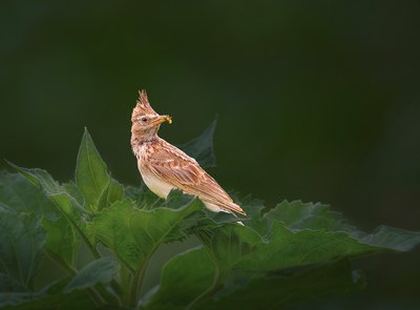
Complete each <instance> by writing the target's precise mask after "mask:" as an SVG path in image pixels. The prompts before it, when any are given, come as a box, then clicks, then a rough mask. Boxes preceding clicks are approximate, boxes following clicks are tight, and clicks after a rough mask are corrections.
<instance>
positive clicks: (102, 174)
mask: <svg viewBox="0 0 420 310" xmlns="http://www.w3.org/2000/svg"><path fill="white" fill-rule="evenodd" d="M75 178H76V184H77V186H78V187H79V189H80V192H81V193H82V195H83V197H84V199H85V202H86V206H87V207H88V208H89V209H95V208H96V207H97V204H98V201H99V199H100V198H101V196H102V194H103V193H104V192H105V191H106V189H107V187H108V184H109V182H110V180H111V176H110V175H109V172H108V168H107V166H106V164H105V162H104V161H103V160H102V158H101V156H100V155H99V152H98V150H97V149H96V146H95V144H94V143H93V140H92V137H91V136H90V134H89V132H88V130H87V129H85V132H84V134H83V138H82V142H81V144H80V148H79V153H78V156H77V164H76V171H75Z"/></svg>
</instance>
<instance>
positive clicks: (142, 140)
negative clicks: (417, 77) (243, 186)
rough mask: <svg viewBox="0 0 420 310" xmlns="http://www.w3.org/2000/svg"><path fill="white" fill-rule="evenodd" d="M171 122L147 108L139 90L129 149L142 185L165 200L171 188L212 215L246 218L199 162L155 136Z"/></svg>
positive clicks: (132, 120)
mask: <svg viewBox="0 0 420 310" xmlns="http://www.w3.org/2000/svg"><path fill="white" fill-rule="evenodd" d="M165 122H168V123H169V124H171V123H172V117H171V116H169V115H160V114H158V113H157V112H155V110H154V109H153V108H152V106H151V105H150V102H149V99H148V97H147V93H146V91H145V90H139V92H138V99H137V101H136V105H135V107H134V108H133V112H132V114H131V140H130V142H131V148H132V151H133V153H134V156H135V157H136V159H137V167H138V170H139V172H140V175H141V177H142V179H143V182H144V183H145V184H146V186H147V187H148V188H149V189H150V190H151V191H152V192H153V193H154V194H156V195H157V196H158V197H160V198H163V199H167V197H168V195H169V193H170V192H171V191H172V190H173V189H178V190H180V191H181V192H182V193H184V194H187V195H190V196H195V197H197V198H198V199H200V200H201V201H202V202H203V204H204V206H205V207H206V208H207V209H209V210H210V211H212V212H225V213H230V214H233V215H235V216H238V215H240V216H246V213H245V211H244V210H242V208H241V207H240V206H239V205H238V204H236V203H235V202H234V201H233V200H232V198H231V197H230V196H229V194H228V193H227V192H226V191H225V190H224V189H223V188H222V187H221V186H220V185H219V184H218V183H217V182H216V180H215V179H214V178H213V177H212V176H210V174H208V173H207V172H206V171H205V170H204V169H203V168H202V167H201V166H200V165H199V163H198V162H197V161H196V160H195V159H194V158H192V157H191V156H189V155H187V154H186V153H185V152H183V151H182V150H180V149H179V148H177V147H176V146H174V145H172V144H170V143H169V142H167V141H165V140H164V139H162V138H161V137H159V135H158V131H159V128H160V126H161V125H162V124H163V123H165Z"/></svg>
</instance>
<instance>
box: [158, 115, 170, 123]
mask: <svg viewBox="0 0 420 310" xmlns="http://www.w3.org/2000/svg"><path fill="white" fill-rule="evenodd" d="M164 122H168V123H169V124H172V117H171V116H170V115H159V117H158V118H157V119H156V120H155V121H154V123H155V124H156V125H160V124H162V123H164Z"/></svg>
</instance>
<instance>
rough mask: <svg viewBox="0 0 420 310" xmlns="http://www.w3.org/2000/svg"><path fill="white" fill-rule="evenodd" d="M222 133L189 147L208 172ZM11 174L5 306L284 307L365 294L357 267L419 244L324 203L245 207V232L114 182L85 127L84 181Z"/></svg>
mask: <svg viewBox="0 0 420 310" xmlns="http://www.w3.org/2000/svg"><path fill="white" fill-rule="evenodd" d="M214 129H215V123H213V124H212V125H211V126H210V127H209V128H208V129H207V130H206V131H205V132H204V133H203V134H202V135H201V136H200V137H198V138H196V139H194V140H193V141H192V142H190V143H188V144H186V145H184V147H185V150H186V152H189V153H190V154H191V155H193V156H195V157H197V158H198V159H199V161H200V162H201V163H203V164H204V165H207V166H211V165H213V164H214V162H215V158H214V154H213V147H212V143H213V141H212V135H213V133H214ZM9 166H10V167H11V168H12V169H14V170H15V171H16V172H17V173H9V172H2V173H0V307H1V306H5V307H9V308H12V309H16V308H18V309H19V308H20V309H39V308H60V309H67V308H68V309H74V308H79V309H90V308H94V307H105V306H108V307H110V308H115V309H116V308H141V309H192V308H197V309H198V308H199V309H232V308H235V307H237V306H238V305H240V307H241V308H244V309H255V308H256V307H257V306H258V307H266V308H278V307H281V306H285V305H288V304H292V303H296V302H302V301H304V300H307V299H311V298H319V297H320V296H328V295H331V294H343V293H349V292H352V291H354V290H358V289H361V288H363V286H364V283H365V282H364V278H363V276H362V275H361V273H360V272H359V271H355V270H352V267H351V263H350V261H351V260H352V259H355V258H357V257H360V256H362V255H368V254H372V253H379V252H385V251H408V250H410V249H412V248H413V247H415V246H416V245H417V244H419V243H420V233H418V232H410V231H405V230H400V229H396V228H391V227H387V226H381V227H379V228H378V229H376V230H375V231H374V232H373V233H370V234H368V233H365V232H362V231H360V230H359V229H357V228H356V227H355V226H352V225H350V224H349V223H348V222H347V221H346V220H345V219H344V218H343V216H342V215H341V214H339V213H337V212H334V211H332V210H331V209H330V208H329V207H328V206H325V205H322V204H319V203H317V204H312V203H302V202H300V201H293V202H288V201H283V202H282V203H280V204H279V205H277V206H276V207H275V208H272V209H270V210H268V209H266V208H265V207H264V206H263V204H262V202H260V201H257V200H252V199H243V200H242V202H240V204H241V205H242V206H243V208H244V209H245V210H246V211H247V213H248V215H249V216H248V218H246V219H244V220H243V222H244V224H245V225H240V224H238V223H237V222H236V221H237V219H236V218H234V217H232V216H230V215H227V214H214V213H211V212H208V211H206V210H205V209H204V206H203V204H202V203H201V202H200V201H199V200H197V199H195V198H194V197H188V196H184V195H182V193H180V192H177V191H174V192H172V193H171V194H170V196H169V197H168V199H167V200H166V201H163V200H161V199H159V198H157V197H156V196H154V195H153V194H152V193H150V192H149V191H148V190H147V188H145V187H144V185H142V186H140V187H133V186H123V185H122V184H120V183H119V182H118V181H116V180H115V179H113V178H112V177H111V173H110V172H109V170H108V168H107V166H106V164H105V162H104V161H103V160H102V158H101V156H100V155H99V152H98V151H97V149H96V147H95V145H94V143H93V140H92V138H91V136H90V135H89V133H88V131H87V130H85V133H84V135H83V138H82V143H81V146H80V150H79V154H78V157H77V164H76V170H75V180H72V181H70V182H67V183H63V184H61V183H60V182H58V181H56V180H54V179H53V178H52V177H51V175H50V174H48V173H47V172H46V171H44V170H41V169H27V168H21V167H18V166H16V165H14V164H12V163H9ZM187 241H188V242H189V243H188V242H187ZM180 242H187V244H190V247H189V249H187V250H185V251H183V252H181V253H174V254H173V255H172V257H171V258H170V259H169V260H168V261H167V262H166V263H164V264H163V266H162V267H161V273H160V281H159V284H158V285H156V286H155V287H152V288H151V289H148V286H147V285H145V281H146V278H147V276H146V274H147V270H148V268H149V267H150V265H151V264H150V263H151V262H152V261H153V259H154V257H155V255H156V253H157V252H158V250H159V249H160V248H161V247H162V246H163V245H165V244H180ZM45 266H47V267H45ZM54 268H55V269H56V271H54V272H51V275H50V277H45V275H46V274H49V273H50V270H53V269H54ZM46 278H48V279H47V280H45V279H46ZM149 287H150V285H149Z"/></svg>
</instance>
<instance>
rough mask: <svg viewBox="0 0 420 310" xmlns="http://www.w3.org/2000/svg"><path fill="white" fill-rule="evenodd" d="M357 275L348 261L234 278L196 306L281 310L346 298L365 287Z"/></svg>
mask: <svg viewBox="0 0 420 310" xmlns="http://www.w3.org/2000/svg"><path fill="white" fill-rule="evenodd" d="M364 285H365V282H364V278H363V277H361V275H360V272H358V271H352V269H351V265H350V264H349V262H348V261H346V260H343V261H340V262H337V263H332V264H325V265H315V266H311V267H309V268H298V269H295V270H292V271H290V272H288V273H279V274H268V275H256V276H254V277H252V278H251V279H249V277H248V279H247V277H240V276H239V277H237V279H235V280H234V281H232V283H229V284H227V285H226V287H225V288H224V289H223V290H222V291H221V292H219V293H218V294H216V295H215V296H214V297H213V298H207V299H205V300H203V301H202V302H201V303H200V304H198V305H197V308H199V309H234V308H236V307H237V306H238V305H241V309H250V310H251V309H258V308H265V309H281V308H283V307H284V306H286V305H290V304H294V303H303V302H307V301H308V300H312V299H320V298H322V297H324V296H330V295H338V294H348V293H350V292H353V291H356V290H360V289H362V288H363V287H364Z"/></svg>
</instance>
